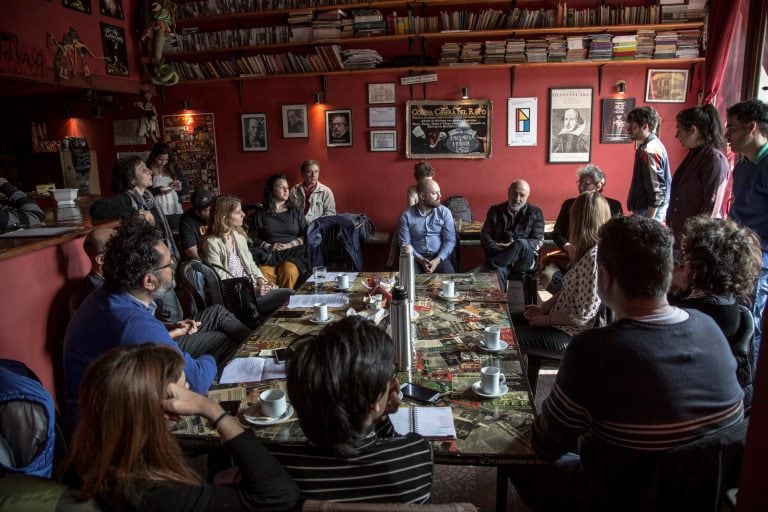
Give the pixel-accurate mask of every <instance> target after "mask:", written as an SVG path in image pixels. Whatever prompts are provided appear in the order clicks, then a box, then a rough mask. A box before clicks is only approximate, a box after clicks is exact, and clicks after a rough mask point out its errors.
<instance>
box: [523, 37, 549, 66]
mask: <svg viewBox="0 0 768 512" xmlns="http://www.w3.org/2000/svg"><path fill="white" fill-rule="evenodd" d="M525 56H526V58H527V59H528V62H547V40H546V39H529V40H527V41H526V42H525Z"/></svg>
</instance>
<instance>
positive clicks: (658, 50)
mask: <svg viewBox="0 0 768 512" xmlns="http://www.w3.org/2000/svg"><path fill="white" fill-rule="evenodd" d="M676 54H677V32H659V33H657V34H656V47H655V48H654V50H653V58H654V59H674V58H675V56H676Z"/></svg>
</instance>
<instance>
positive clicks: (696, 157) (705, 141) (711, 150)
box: [667, 105, 729, 247]
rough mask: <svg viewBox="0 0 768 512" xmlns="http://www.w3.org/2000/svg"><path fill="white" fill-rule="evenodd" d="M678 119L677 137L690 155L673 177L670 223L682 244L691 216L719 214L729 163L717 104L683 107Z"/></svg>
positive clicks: (669, 210)
mask: <svg viewBox="0 0 768 512" xmlns="http://www.w3.org/2000/svg"><path fill="white" fill-rule="evenodd" d="M676 120H677V133H676V134H675V136H676V137H677V139H678V140H679V141H680V144H682V146H683V147H684V148H686V149H688V154H687V155H686V157H685V158H684V159H683V161H682V163H681V164H680V166H679V167H678V168H677V171H675V174H674V176H673V177H672V188H671V193H670V199H669V209H668V210H667V226H669V228H670V229H671V230H672V233H674V235H675V246H676V247H679V245H680V238H681V237H682V234H683V229H684V227H685V221H686V220H687V219H688V218H690V217H693V216H695V215H700V214H704V215H708V216H710V217H717V216H719V214H720V209H721V207H722V204H723V193H724V191H725V183H726V181H727V180H728V169H729V164H728V159H727V158H726V157H725V154H724V151H725V138H724V136H723V124H722V122H720V115H719V114H718V113H717V110H716V109H715V107H714V106H713V105H704V106H701V107H691V108H687V109H685V110H682V111H680V112H679V113H678V114H677V118H676Z"/></svg>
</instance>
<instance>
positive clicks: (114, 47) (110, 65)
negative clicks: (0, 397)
mask: <svg viewBox="0 0 768 512" xmlns="http://www.w3.org/2000/svg"><path fill="white" fill-rule="evenodd" d="M101 43H102V45H103V46H104V59H105V61H104V66H105V67H106V69H107V74H108V75H112V76H128V49H127V47H126V45H125V29H124V28H123V27H116V26H114V25H109V24H107V23H101Z"/></svg>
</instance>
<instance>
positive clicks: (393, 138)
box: [371, 130, 397, 151]
mask: <svg viewBox="0 0 768 512" xmlns="http://www.w3.org/2000/svg"><path fill="white" fill-rule="evenodd" d="M371 151H397V131H396V130H374V131H372V132H371Z"/></svg>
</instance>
